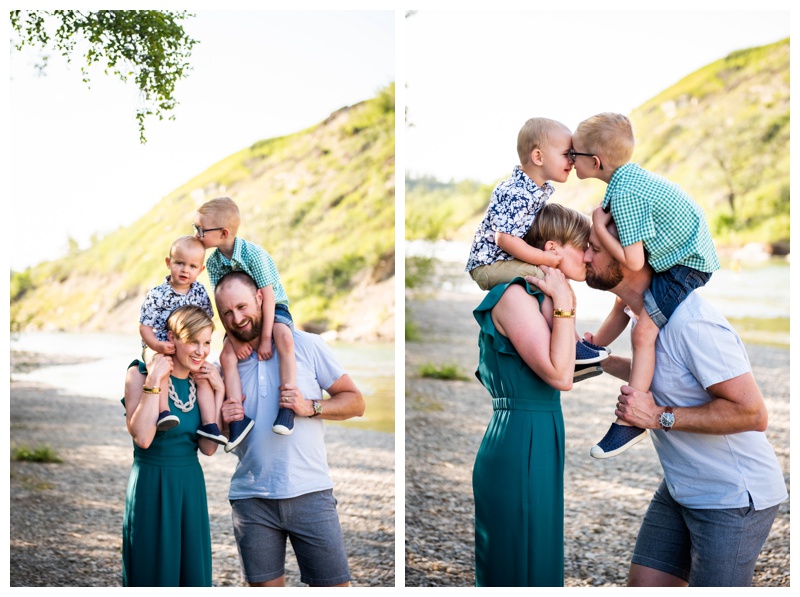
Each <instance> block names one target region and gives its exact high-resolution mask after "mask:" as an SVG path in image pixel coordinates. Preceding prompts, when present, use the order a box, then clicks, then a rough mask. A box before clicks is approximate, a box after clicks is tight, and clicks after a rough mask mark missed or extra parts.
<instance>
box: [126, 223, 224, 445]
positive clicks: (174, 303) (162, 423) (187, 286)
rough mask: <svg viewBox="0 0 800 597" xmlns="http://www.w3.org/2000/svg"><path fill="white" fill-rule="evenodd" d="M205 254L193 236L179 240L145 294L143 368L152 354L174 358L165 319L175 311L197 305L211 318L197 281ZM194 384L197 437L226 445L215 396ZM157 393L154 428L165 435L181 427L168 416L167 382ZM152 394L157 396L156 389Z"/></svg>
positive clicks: (200, 384) (141, 322) (200, 381)
mask: <svg viewBox="0 0 800 597" xmlns="http://www.w3.org/2000/svg"><path fill="white" fill-rule="evenodd" d="M205 254H206V250H205V247H203V244H202V243H201V242H200V241H198V240H197V239H196V238H195V237H193V236H181V237H180V238H178V239H176V240H175V241H174V242H173V243H172V246H170V249H169V256H168V257H167V258H166V260H165V262H166V264H167V268H168V269H169V275H168V276H167V277H166V279H165V280H164V283H163V284H161V285H159V286H156V287H155V288H153V289H152V290H150V292H148V293H147V296H146V297H145V299H144V303H142V307H141V312H140V315H139V334H140V335H141V337H142V361H143V362H144V363H145V364H147V363H148V362H149V361H150V358H151V357H152V354H153V353H160V354H164V355H171V354H175V345H174V344H173V343H172V342H170V341H169V336H168V332H167V319H169V316H170V314H171V313H172V312H173V311H174V310H175V309H177V308H178V307H182V306H184V305H196V306H198V307H200V308H202V309H203V310H204V311H205V312H206V313H208V316H209V317H214V310H213V309H212V307H211V300H210V299H209V298H208V293H207V292H206V289H205V288H204V287H203V285H202V284H201V283H200V282H198V281H197V276H198V275H200V273H201V272H202V271H203V270H204V269H205V267H204V266H203V260H204V258H205ZM196 384H197V403H198V407H199V409H200V421H201V426H200V428H199V429H198V430H197V433H198V435H202V436H203V437H207V438H209V439H211V440H213V441H215V442H217V443H219V444H226V443H227V439H226V438H225V436H224V435H223V434H222V433H220V430H219V426H218V425H217V420H218V415H219V413H218V412H217V408H216V403H215V400H214V392H213V390H212V389H211V386H210V385H209V383H208V380H206V379H197V380H196ZM158 390H159V393H160V396H159V409H158V410H159V415H158V421H157V423H156V428H157V429H158V430H159V431H167V430H169V429H172V428H173V427H175V426H176V425H178V424H180V419H179V418H178V417H177V416H175V415H173V414H171V413H170V408H169V397H168V395H169V378H167V379H166V380H165V381H164V383H163V384H162V387H161V388H159V389H158ZM151 391H152V392H153V393H156V392H155V389H152V390H151Z"/></svg>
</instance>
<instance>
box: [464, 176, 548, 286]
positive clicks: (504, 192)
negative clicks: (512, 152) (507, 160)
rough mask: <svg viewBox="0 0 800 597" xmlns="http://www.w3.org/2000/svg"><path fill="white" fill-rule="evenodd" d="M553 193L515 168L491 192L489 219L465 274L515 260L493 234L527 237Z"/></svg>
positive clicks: (478, 235)
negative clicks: (508, 176) (481, 267)
mask: <svg viewBox="0 0 800 597" xmlns="http://www.w3.org/2000/svg"><path fill="white" fill-rule="evenodd" d="M554 191H555V189H554V188H553V185H551V184H550V183H549V182H546V183H544V185H543V186H542V187H540V186H539V185H537V184H536V183H535V182H533V180H531V179H530V177H529V176H528V175H527V174H525V172H523V171H522V168H520V167H519V166H515V167H514V173H513V174H512V175H511V178H509V179H507V180H504V181H503V182H501V183H500V184H498V185H497V186H496V187H495V189H494V191H493V192H492V198H491V200H490V201H489V207H488V209H487V210H486V215H485V216H484V218H483V221H482V222H481V223H480V225H479V226H478V229H477V230H476V231H475V238H474V239H473V240H472V248H471V249H470V252H469V260H468V261H467V267H466V271H468V272H469V271H472V270H473V269H475V268H476V267H478V266H480V265H491V264H492V263H494V262H496V261H508V260H509V259H514V256H513V255H509V254H508V253H506V252H505V251H503V250H502V249H501V248H500V247H498V246H497V243H496V242H495V241H494V233H495V232H505V233H506V234H510V235H512V236H516V237H518V238H522V237H523V236H525V234H527V232H528V229H529V228H530V227H531V224H532V223H533V218H535V217H536V214H537V213H539V210H540V209H541V208H542V206H543V205H544V204H545V202H546V201H547V200H548V199H549V198H550V196H551V195H552V194H553V192H554Z"/></svg>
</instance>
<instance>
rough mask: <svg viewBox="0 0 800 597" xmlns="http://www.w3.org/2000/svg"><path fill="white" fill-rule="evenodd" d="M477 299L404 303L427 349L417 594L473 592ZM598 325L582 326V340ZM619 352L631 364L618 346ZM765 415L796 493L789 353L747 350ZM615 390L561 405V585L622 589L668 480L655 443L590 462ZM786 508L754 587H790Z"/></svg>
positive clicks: (413, 385)
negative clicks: (452, 371)
mask: <svg viewBox="0 0 800 597" xmlns="http://www.w3.org/2000/svg"><path fill="white" fill-rule="evenodd" d="M477 302H478V301H476V298H475V296H474V295H469V296H465V295H463V294H458V293H447V292H437V293H435V295H433V294H430V295H427V296H425V297H419V298H414V297H408V298H407V300H406V307H407V314H406V317H407V320H408V319H410V320H411V321H413V322H414V324H415V325H416V327H417V328H418V329H419V330H421V331H422V339H421V340H420V341H416V342H407V343H406V403H405V404H406V407H405V411H406V422H405V425H406V435H405V463H406V500H405V533H406V544H405V583H406V586H409V587H431V586H442V587H444V586H448V587H467V586H474V582H475V576H474V554H473V544H474V532H473V520H474V506H473V502H472V466H473V462H474V459H475V454H476V453H477V451H478V447H479V446H480V442H481V439H482V438H483V433H484V431H485V429H486V425H487V423H488V421H489V419H490V417H491V412H492V410H491V402H490V400H489V398H488V394H487V393H486V390H485V389H484V388H483V386H481V385H480V384H479V383H478V382H477V381H476V380H475V378H474V376H473V372H474V371H475V368H476V366H477V361H478V349H477V334H478V327H477V323H476V322H475V320H474V319H473V317H472V309H474V308H475V306H476V305H477ZM598 325H599V322H591V321H581V320H580V319H579V320H578V327H579V330H580V331H584V330H593V329H596V328H597V326H598ZM613 348H614V350H615V352H616V353H617V354H621V355H625V354H627V355H629V354H630V347H629V346H625V344H624V342H623V341H622V339H619V340H617V342H615V344H614V346H613ZM747 348H748V353H749V355H750V359H751V364H752V366H753V370H754V374H755V377H756V380H757V382H758V384H759V387H760V388H761V392H762V394H763V395H764V398H765V400H766V404H767V409H768V412H769V417H770V419H769V428H768V430H767V436H768V438H769V440H770V442H771V443H772V446H773V448H774V449H775V452H776V454H777V456H778V460H779V461H780V464H781V468H782V470H783V471H784V475H785V479H786V485H787V487H789V486H790V474H789V471H790V452H789V431H790V418H789V351H788V350H786V349H781V348H772V347H768V346H756V345H748V347H747ZM423 364H435V365H442V364H456V365H457V366H458V367H459V369H460V370H461V371H462V372H463V373H464V374H465V375H466V376H467V377H468V379H466V380H454V381H443V380H434V379H424V378H421V377H420V376H419V374H418V371H419V367H420V366H421V365H423ZM619 385H620V384H619V382H618V381H617V380H615V379H614V378H612V377H611V376H609V375H602V376H599V377H596V378H593V379H589V380H586V381H583V382H580V383H579V384H576V385H575V387H574V388H573V390H572V391H571V392H569V393H564V394H562V398H561V400H562V405H563V410H564V419H565V426H566V437H567V442H566V469H565V499H564V501H565V546H564V548H565V585H566V586H568V587H583V586H603V587H612V586H624V585H625V582H626V577H627V571H628V566H629V562H630V553H631V550H632V548H633V544H634V542H635V539H636V533H637V531H638V528H639V523H640V521H641V518H642V516H643V515H644V512H645V510H646V509H647V505H648V503H649V500H650V498H651V496H652V494H653V491H655V489H656V487H657V485H658V483H659V481H660V479H661V467H660V464H659V462H658V458H657V456H656V454H655V449H654V448H653V445H652V442H650V441H649V440H645V441H643V442H641V443H640V444H638V445H637V446H635V447H633V448H632V449H631V450H629V451H628V452H627V453H625V454H623V455H620V456H618V457H616V458H611V459H608V460H594V459H592V458H591V457H589V448H590V447H591V446H592V445H593V444H594V443H596V441H597V440H598V439H600V437H602V434H603V433H605V430H606V429H607V427H608V424H609V423H610V422H611V421H612V420H613V411H612V406H613V403H614V398H615V396H616V394H617V393H618V388H619ZM789 514H790V507H789V501H788V500H787V501H785V502H784V503H783V504H781V506H780V511H779V514H778V517H777V519H776V520H775V523H774V525H773V527H772V531H771V533H770V536H769V538H768V539H767V542H766V544H765V545H764V548H763V550H762V553H761V557H760V558H759V560H758V562H757V564H756V573H755V578H754V583H753V584H754V586H759V587H788V586H789V584H790V568H789V564H790V557H789V536H790V525H789Z"/></svg>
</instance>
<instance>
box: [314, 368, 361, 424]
mask: <svg viewBox="0 0 800 597" xmlns="http://www.w3.org/2000/svg"><path fill="white" fill-rule="evenodd" d="M328 393H329V394H330V396H331V397H330V399H328V400H325V401H324V402H323V403H322V413H321V414H320V416H321V417H322V418H323V419H330V420H331V421H344V420H345V419H350V418H352V417H360V416H362V415H363V414H364V409H365V403H364V396H362V394H361V391H360V390H359V389H358V388H357V387H356V384H355V383H353V380H352V379H350V376H349V375H347V374H345V375H342V377H340V378H339V379H338V380H336V382H335V383H334V384H333V385H332V386H331V387H330V388H328Z"/></svg>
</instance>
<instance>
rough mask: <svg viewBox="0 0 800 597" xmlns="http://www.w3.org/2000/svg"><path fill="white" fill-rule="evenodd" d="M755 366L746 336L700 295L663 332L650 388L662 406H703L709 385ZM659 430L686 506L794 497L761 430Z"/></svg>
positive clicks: (669, 477)
mask: <svg viewBox="0 0 800 597" xmlns="http://www.w3.org/2000/svg"><path fill="white" fill-rule="evenodd" d="M750 370H751V369H750V361H749V359H748V357H747V352H746V351H745V347H744V344H743V343H742V341H741V339H740V338H739V335H738V334H737V333H736V332H735V331H734V330H733V328H732V327H731V325H730V323H728V321H727V320H726V319H725V318H724V317H723V316H722V314H721V313H720V312H719V311H717V310H716V309H715V308H714V307H712V306H711V305H710V304H709V303H708V302H707V301H705V300H704V299H703V298H702V297H701V296H700V295H699V294H698V293H697V292H693V293H691V294H690V295H689V296H688V297H687V298H686V299H685V300H684V301H683V302H682V303H681V304H680V305H679V306H678V308H677V309H676V310H675V313H673V315H672V317H670V319H669V321H668V322H667V325H665V326H664V327H663V328H662V329H661V331H660V332H659V334H658V339H657V340H656V366H655V374H654V376H653V382H652V384H651V386H650V389H651V391H652V392H653V396H654V397H655V401H656V403H657V404H659V405H661V406H673V407H678V406H688V407H691V406H700V405H703V404H706V403H708V402H710V401H711V400H713V399H714V398H713V396H712V395H711V393H710V392H709V391H708V390H707V389H706V388H708V387H709V386H712V385H714V384H717V383H720V382H723V381H727V380H730V379H733V378H735V377H738V376H739V375H743V374H745V373H748V372H750ZM679 416H680V415H677V417H679ZM651 431H652V438H653V445H654V446H655V448H656V451H657V452H658V457H659V459H660V460H661V466H662V468H663V469H664V478H665V480H666V482H667V487H668V488H669V492H670V494H671V495H672V497H673V498H674V499H675V501H677V502H678V503H679V504H681V505H682V506H686V507H688V508H697V509H724V508H747V507H748V505H749V503H750V498H752V500H753V505H754V506H755V508H756V510H762V509H764V508H769V507H771V506H774V505H776V504H779V503H781V502H782V501H784V500H785V499H786V498H787V497H788V494H787V492H786V483H785V482H784V478H783V472H782V471H781V467H780V464H779V463H778V458H777V457H776V456H775V451H774V450H773V449H772V446H771V445H770V443H769V441H768V440H767V437H766V435H765V434H764V433H762V432H760V431H746V432H743V433H731V434H729V435H710V434H703V433H690V432H688V431H680V430H677V429H673V430H670V431H663V430H661V429H655V430H651Z"/></svg>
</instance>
